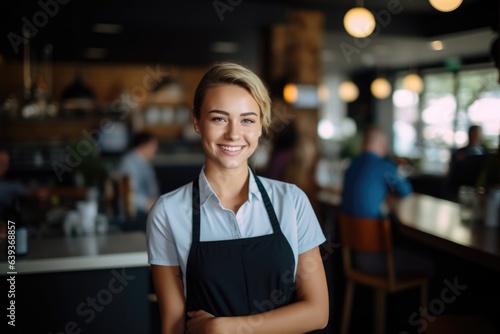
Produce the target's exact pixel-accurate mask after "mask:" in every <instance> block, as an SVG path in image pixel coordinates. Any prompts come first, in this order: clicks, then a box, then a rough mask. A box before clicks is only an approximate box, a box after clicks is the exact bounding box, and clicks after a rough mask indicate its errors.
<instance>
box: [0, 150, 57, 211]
mask: <svg viewBox="0 0 500 334" xmlns="http://www.w3.org/2000/svg"><path fill="white" fill-rule="evenodd" d="M9 166H10V155H9V152H8V151H7V150H5V149H0V220H3V219H4V218H5V217H4V215H5V212H6V210H7V209H8V208H9V207H10V206H12V205H13V204H14V200H15V199H16V198H26V197H36V198H37V199H38V200H44V199H46V198H47V196H48V189H47V188H46V187H29V186H26V185H24V184H22V183H19V182H14V181H11V180H7V179H6V178H5V175H6V174H7V172H8V170H9Z"/></svg>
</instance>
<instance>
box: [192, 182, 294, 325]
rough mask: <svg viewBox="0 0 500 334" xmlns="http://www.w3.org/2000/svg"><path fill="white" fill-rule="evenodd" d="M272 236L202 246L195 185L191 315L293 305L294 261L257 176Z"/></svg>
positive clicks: (239, 312) (247, 312)
mask: <svg viewBox="0 0 500 334" xmlns="http://www.w3.org/2000/svg"><path fill="white" fill-rule="evenodd" d="M255 181H256V182H257V186H258V188H259V191H260V193H261V194H262V198H263V200H264V205H265V207H266V211H267V214H268V216H269V220H270V221H271V225H272V228H273V233H272V234H269V235H263V236H258V237H251V238H243V239H234V240H221V241H200V201H199V198H200V197H199V184H198V179H196V180H195V181H194V182H193V232H192V244H191V249H190V251H189V257H188V261H187V265H186V295H187V296H186V307H187V311H196V310H205V311H207V312H209V313H211V314H213V315H214V316H216V317H221V316H244V315H250V314H256V313H262V312H266V311H269V310H272V309H275V308H278V307H281V306H284V305H288V304H290V303H293V302H294V299H295V298H294V297H295V294H294V292H295V280H294V269H295V259H294V255H293V252H292V249H291V247H290V244H289V243H288V240H287V239H286V237H285V236H284V235H283V233H282V231H281V228H280V225H279V222H278V219H277V217H276V213H275V212H274V208H273V206H272V204H271V201H270V200H269V196H268V194H267V192H266V190H265V189H264V187H263V186H262V183H261V181H260V180H259V179H258V178H257V176H255Z"/></svg>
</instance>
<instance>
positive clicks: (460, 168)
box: [447, 125, 486, 200]
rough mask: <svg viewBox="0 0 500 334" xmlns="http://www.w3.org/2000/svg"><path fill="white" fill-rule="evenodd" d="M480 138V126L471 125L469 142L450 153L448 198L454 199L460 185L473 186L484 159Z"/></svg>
mask: <svg viewBox="0 0 500 334" xmlns="http://www.w3.org/2000/svg"><path fill="white" fill-rule="evenodd" d="M482 138H483V136H482V131H481V127H480V126H478V125H473V126H471V127H470V128H469V143H468V144H467V146H465V147H462V148H460V149H459V150H457V151H456V152H455V153H454V154H453V155H452V157H451V161H450V167H449V173H448V180H447V184H448V186H447V188H448V191H449V196H450V199H452V200H455V199H456V197H457V192H458V188H459V187H460V186H461V185H468V186H474V185H475V184H476V182H477V179H478V177H479V174H480V173H481V169H482V168H483V165H484V161H485V160H486V155H485V149H484V148H483V146H481V142H482Z"/></svg>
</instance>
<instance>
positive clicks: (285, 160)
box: [265, 123, 299, 181]
mask: <svg viewBox="0 0 500 334" xmlns="http://www.w3.org/2000/svg"><path fill="white" fill-rule="evenodd" d="M298 142H299V133H298V131H297V128H296V126H295V123H290V124H288V125H287V126H285V127H284V128H283V130H281V131H276V132H274V133H273V144H272V145H273V146H272V150H271V155H270V158H269V163H268V165H267V171H266V173H265V174H266V177H268V178H270V179H274V180H279V181H283V180H284V177H285V173H286V169H287V166H288V165H289V163H290V161H291V160H292V157H293V153H294V149H295V146H296V145H297V143H298Z"/></svg>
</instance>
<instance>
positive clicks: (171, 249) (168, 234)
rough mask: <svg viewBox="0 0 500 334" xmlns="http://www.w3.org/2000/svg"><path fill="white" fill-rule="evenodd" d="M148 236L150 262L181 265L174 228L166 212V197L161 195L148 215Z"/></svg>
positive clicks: (162, 264) (163, 264)
mask: <svg viewBox="0 0 500 334" xmlns="http://www.w3.org/2000/svg"><path fill="white" fill-rule="evenodd" d="M146 236H147V246H148V262H149V263H150V264H156V265H161V266H178V265H179V257H178V254H177V250H176V247H175V241H174V238H173V234H172V229H171V227H170V222H169V221H168V217H167V215H166V212H165V197H161V198H160V199H159V200H158V201H156V203H155V205H154V206H153V207H152V208H151V211H150V213H149V215H148V223H147V229H146Z"/></svg>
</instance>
